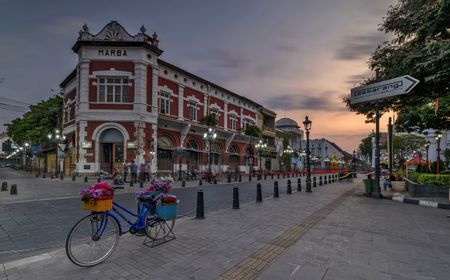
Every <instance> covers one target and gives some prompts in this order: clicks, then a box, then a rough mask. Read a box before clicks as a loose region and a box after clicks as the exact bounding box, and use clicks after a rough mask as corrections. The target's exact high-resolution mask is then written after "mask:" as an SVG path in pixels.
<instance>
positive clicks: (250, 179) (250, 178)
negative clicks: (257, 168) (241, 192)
mask: <svg viewBox="0 0 450 280" xmlns="http://www.w3.org/2000/svg"><path fill="white" fill-rule="evenodd" d="M248 181H249V182H251V181H252V173H248Z"/></svg>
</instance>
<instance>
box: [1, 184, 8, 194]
mask: <svg viewBox="0 0 450 280" xmlns="http://www.w3.org/2000/svg"><path fill="white" fill-rule="evenodd" d="M7 191H8V182H2V192H7Z"/></svg>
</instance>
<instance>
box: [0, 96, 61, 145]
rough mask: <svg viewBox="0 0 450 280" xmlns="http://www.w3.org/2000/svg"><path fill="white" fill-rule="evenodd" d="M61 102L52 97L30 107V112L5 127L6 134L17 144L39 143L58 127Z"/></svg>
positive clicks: (59, 97) (58, 98) (56, 97)
mask: <svg viewBox="0 0 450 280" xmlns="http://www.w3.org/2000/svg"><path fill="white" fill-rule="evenodd" d="M62 104H63V100H62V98H61V96H54V97H51V98H49V99H48V100H45V101H41V102H39V103H38V104H36V105H31V106H30V111H28V112H26V113H25V114H24V115H23V116H22V117H21V118H17V119H14V120H12V121H11V123H9V124H7V125H6V127H7V128H6V133H7V134H8V136H9V137H11V138H12V139H13V140H14V141H15V142H17V143H20V144H22V143H25V142H31V143H39V142H40V141H42V140H44V139H46V138H47V135H48V134H49V133H52V132H53V130H54V129H55V128H56V127H58V126H59V125H60V123H59V119H60V115H59V114H60V113H61V108H62Z"/></svg>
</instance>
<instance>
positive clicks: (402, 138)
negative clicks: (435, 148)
mask: <svg viewBox="0 0 450 280" xmlns="http://www.w3.org/2000/svg"><path fill="white" fill-rule="evenodd" d="M425 142H426V140H425V139H424V138H423V137H420V136H417V135H413V134H405V135H394V136H393V137H392V145H393V149H394V157H395V158H398V159H399V160H400V164H401V165H403V163H404V162H405V158H404V157H405V155H406V154H407V153H412V152H413V151H416V150H418V149H419V148H421V147H423V145H425Z"/></svg>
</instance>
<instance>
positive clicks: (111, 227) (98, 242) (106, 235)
mask: <svg viewBox="0 0 450 280" xmlns="http://www.w3.org/2000/svg"><path fill="white" fill-rule="evenodd" d="M119 237H120V230H119V225H118V224H117V222H116V220H115V219H114V218H113V217H111V216H109V215H106V214H105V213H92V214H90V215H87V216H86V217H84V218H83V219H81V220H80V221H79V222H78V223H76V224H75V225H74V226H73V228H72V230H71V231H70V233H69V236H68V237H67V240H66V253H67V256H68V257H69V259H70V260H71V261H72V262H73V263H74V264H76V265H79V266H84V267H89V266H94V265H97V264H99V263H101V262H103V261H104V260H106V259H107V258H109V257H110V256H111V254H112V253H113V252H114V249H115V248H116V247H117V244H118V243H119Z"/></svg>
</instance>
